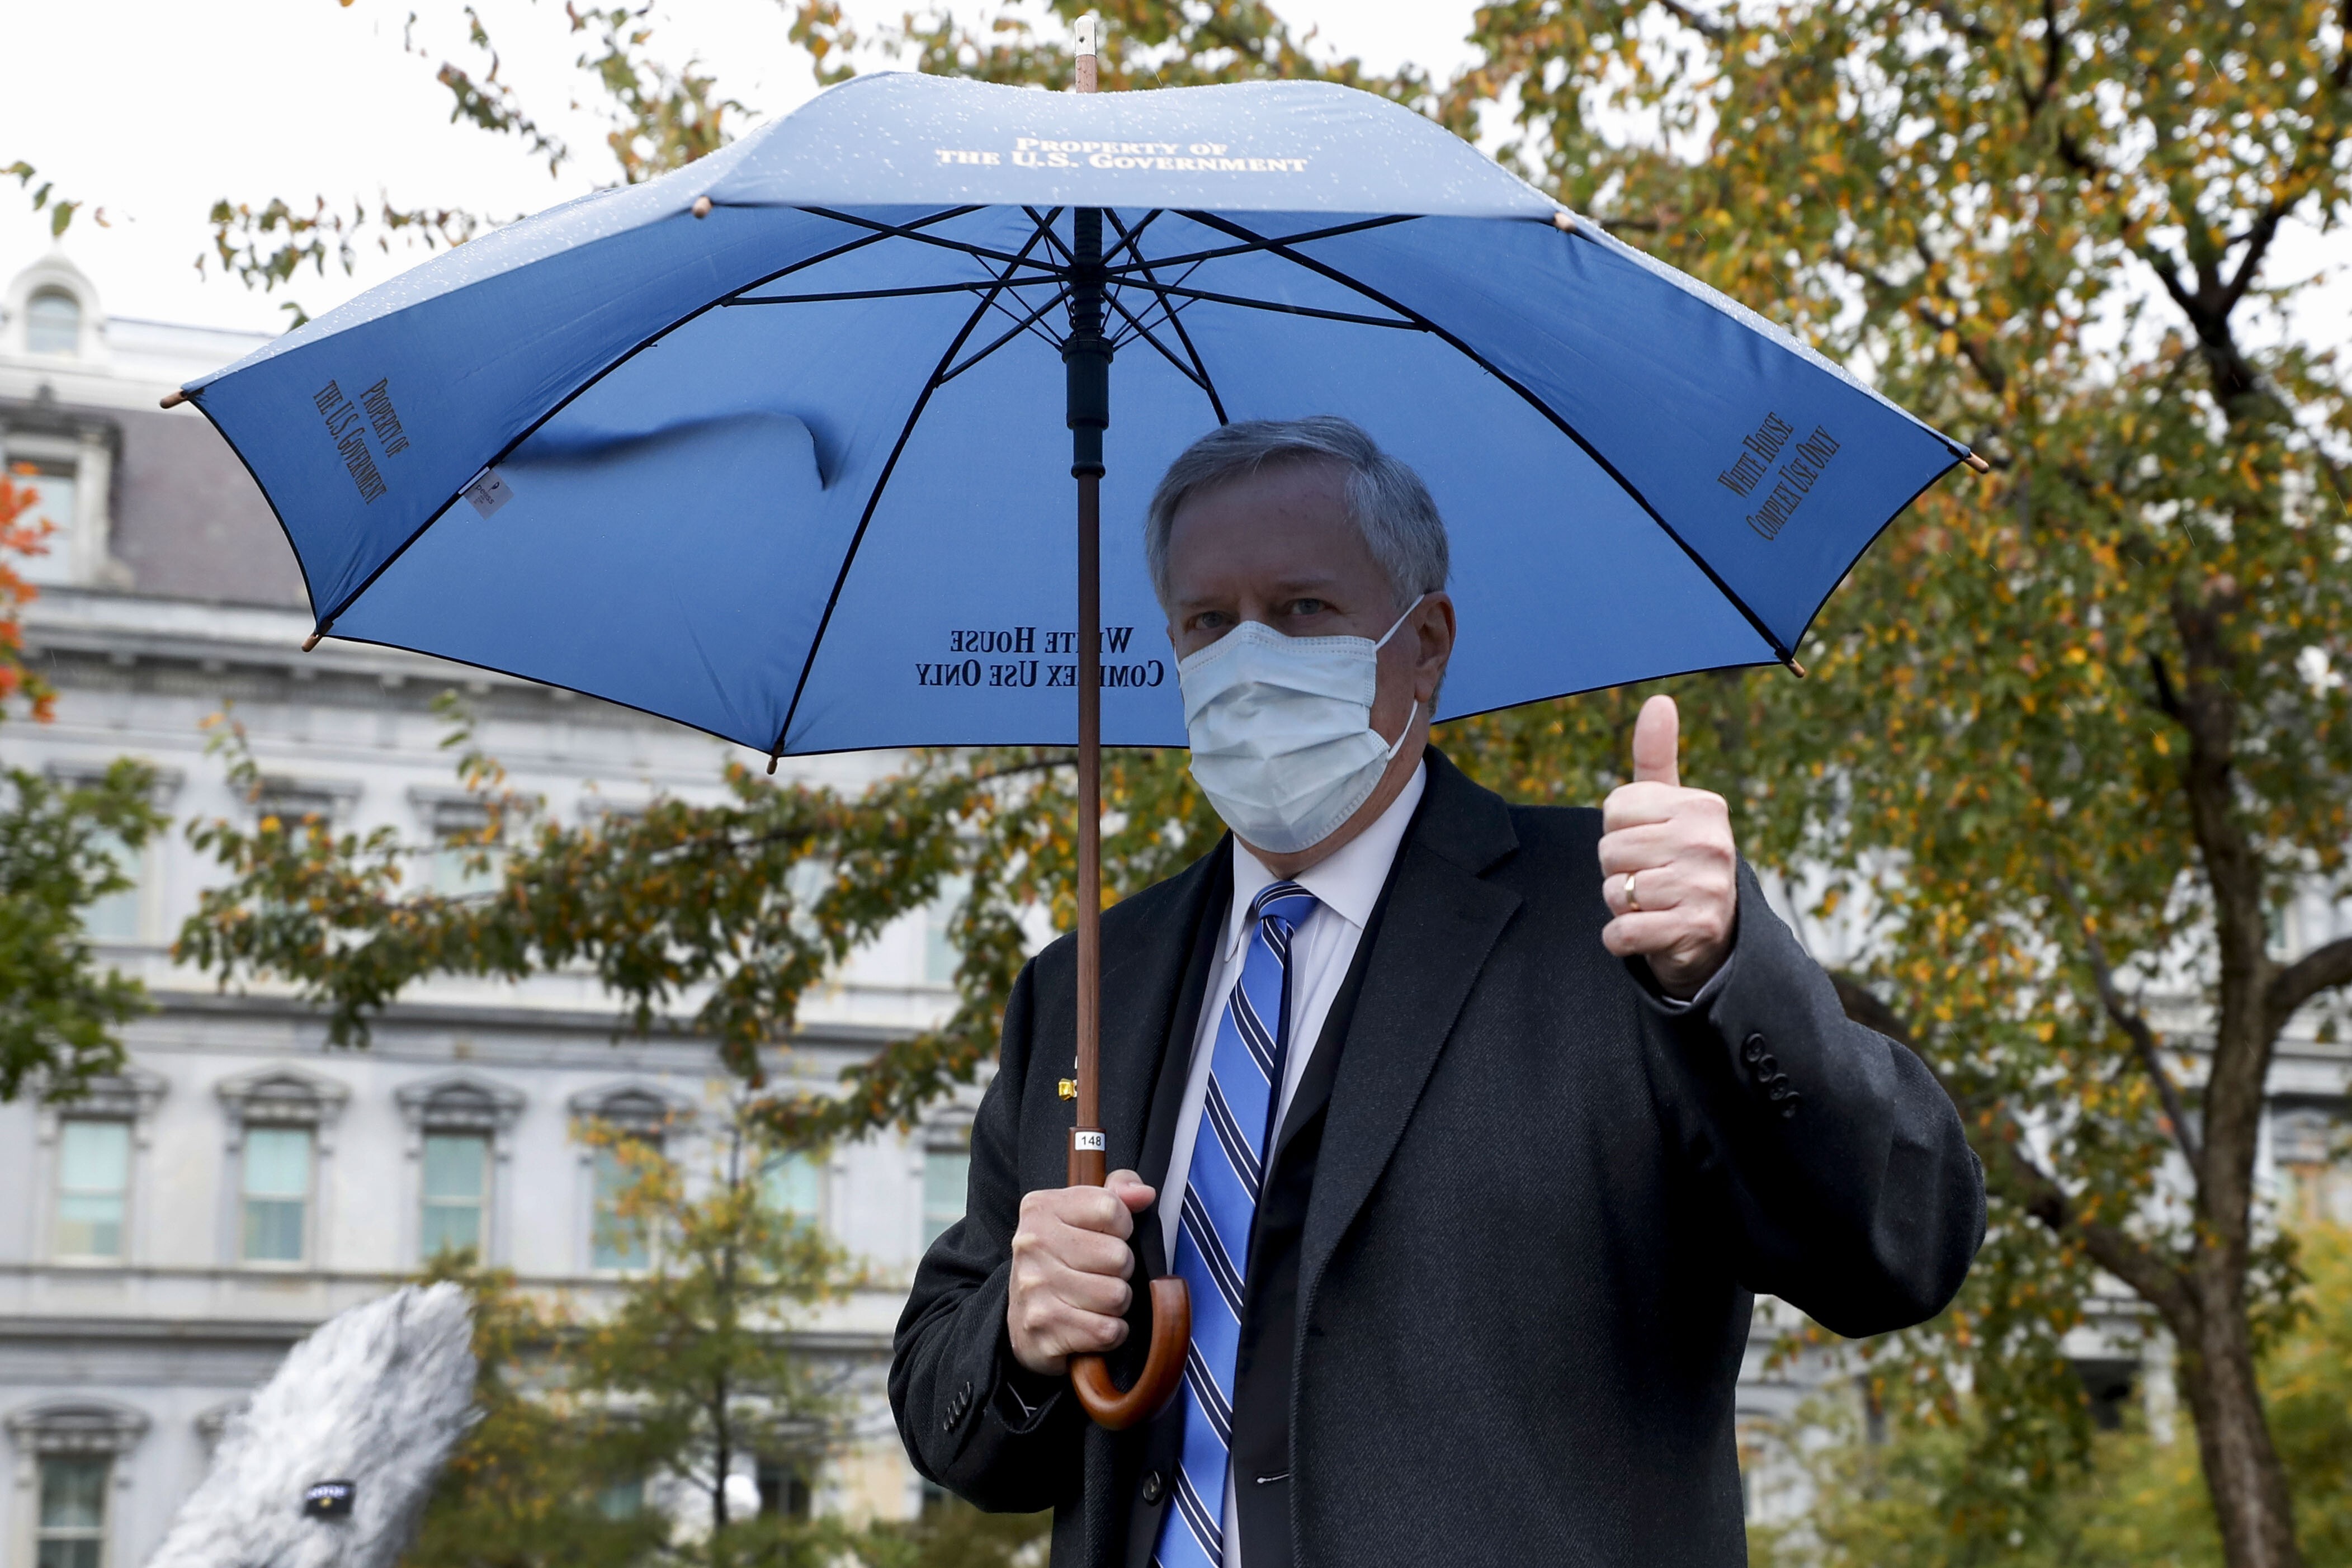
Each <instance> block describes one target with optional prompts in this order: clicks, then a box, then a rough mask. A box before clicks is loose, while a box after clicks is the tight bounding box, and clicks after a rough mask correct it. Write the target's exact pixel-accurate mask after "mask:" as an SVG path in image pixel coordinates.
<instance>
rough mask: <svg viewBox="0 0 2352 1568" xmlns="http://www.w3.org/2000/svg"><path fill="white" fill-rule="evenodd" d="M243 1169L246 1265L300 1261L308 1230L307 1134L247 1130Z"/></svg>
mask: <svg viewBox="0 0 2352 1568" xmlns="http://www.w3.org/2000/svg"><path fill="white" fill-rule="evenodd" d="M244 1166H245V1172H244V1177H245V1258H246V1259H247V1261H248V1262H252V1263H299V1262H301V1261H302V1257H303V1237H304V1233H305V1232H306V1231H307V1230H308V1229H309V1226H308V1225H307V1224H306V1221H307V1220H308V1218H309V1209H310V1204H309V1202H308V1200H309V1198H310V1129H309V1128H307V1127H255V1128H251V1129H248V1130H247V1132H246V1135H245V1160H244Z"/></svg>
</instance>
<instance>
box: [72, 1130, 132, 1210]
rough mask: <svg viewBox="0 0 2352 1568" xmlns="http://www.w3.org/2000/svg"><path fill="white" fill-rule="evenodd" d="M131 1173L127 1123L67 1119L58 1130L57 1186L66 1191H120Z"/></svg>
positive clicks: (129, 1133) (129, 1131)
mask: <svg viewBox="0 0 2352 1568" xmlns="http://www.w3.org/2000/svg"><path fill="white" fill-rule="evenodd" d="M130 1175H131V1124H130V1123H129V1122H127V1121H68V1122H66V1124H65V1125H64V1126H63V1127H60V1128H59V1129H58V1186H59V1187H60V1188H62V1189H63V1190H64V1191H66V1192H69V1193H120V1192H121V1191H122V1189H123V1188H124V1187H125V1186H126V1185H128V1184H129V1180H130Z"/></svg>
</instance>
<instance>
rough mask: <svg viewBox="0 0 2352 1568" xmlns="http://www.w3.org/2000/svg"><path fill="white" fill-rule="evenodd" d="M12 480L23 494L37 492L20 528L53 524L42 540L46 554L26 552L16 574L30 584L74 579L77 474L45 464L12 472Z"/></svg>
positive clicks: (18, 562)
mask: <svg viewBox="0 0 2352 1568" xmlns="http://www.w3.org/2000/svg"><path fill="white" fill-rule="evenodd" d="M11 467H12V468H13V467H14V465H13V464H12V465H11ZM8 482H9V483H10V484H12V485H14V486H15V487H16V489H17V491H18V492H19V493H22V492H23V491H26V490H30V491H32V492H33V506H32V510H29V511H26V512H24V513H22V514H21V515H19V516H18V517H17V519H16V521H17V524H18V525H19V526H20V527H24V528H31V527H34V526H35V525H36V524H38V523H42V522H47V523H49V524H51V525H52V527H51V528H50V530H49V531H48V532H47V534H46V535H45V536H44V537H43V538H42V540H41V542H40V550H41V552H42V553H40V554H38V555H26V556H24V557H22V558H20V559H18V560H17V561H16V562H14V563H13V564H14V565H15V567H16V574H17V575H18V576H20V577H22V578H24V579H25V581H26V582H27V583H67V582H70V581H72V579H73V530H74V476H73V475H72V474H70V473H58V472H55V471H53V470H52V469H50V468H47V467H44V468H40V469H38V470H37V471H36V472H34V473H30V474H26V473H13V472H12V473H11V474H9V476H8Z"/></svg>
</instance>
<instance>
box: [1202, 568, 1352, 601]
mask: <svg viewBox="0 0 2352 1568" xmlns="http://www.w3.org/2000/svg"><path fill="white" fill-rule="evenodd" d="M1338 584H1339V576H1338V574H1335V573H1328V572H1327V573H1324V574H1321V575H1319V576H1313V577H1285V578H1283V579H1282V580H1281V581H1279V582H1277V583H1276V584H1275V585H1274V590H1273V593H1274V596H1275V597H1276V598H1286V597H1289V596H1291V595H1309V594H1312V595H1323V594H1328V593H1329V592H1330V591H1331V590H1332V589H1333V588H1334V587H1335V586H1336V585H1338ZM1222 597H1223V595H1205V596H1195V597H1192V598H1189V599H1179V600H1178V601H1176V603H1177V606H1178V607H1179V608H1181V609H1188V610H1189V609H1195V608H1198V607H1200V606H1201V605H1211V604H1214V603H1215V602H1216V601H1217V600H1218V599H1219V598H1222Z"/></svg>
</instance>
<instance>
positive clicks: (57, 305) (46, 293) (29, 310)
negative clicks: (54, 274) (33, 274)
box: [25, 289, 81, 354]
mask: <svg viewBox="0 0 2352 1568" xmlns="http://www.w3.org/2000/svg"><path fill="white" fill-rule="evenodd" d="M25 347H26V349H27V350H28V351H29V352H31V353H37V354H69V353H74V352H75V351H77V350H78V349H79V348H80V347H81V305H80V304H79V301H77V300H75V299H74V297H73V296H72V295H70V294H62V293H59V292H58V291H57V290H56V289H42V290H41V291H40V292H39V293H37V294H36V295H34V296H33V297H32V298H31V299H30V300H26V301H25Z"/></svg>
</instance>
